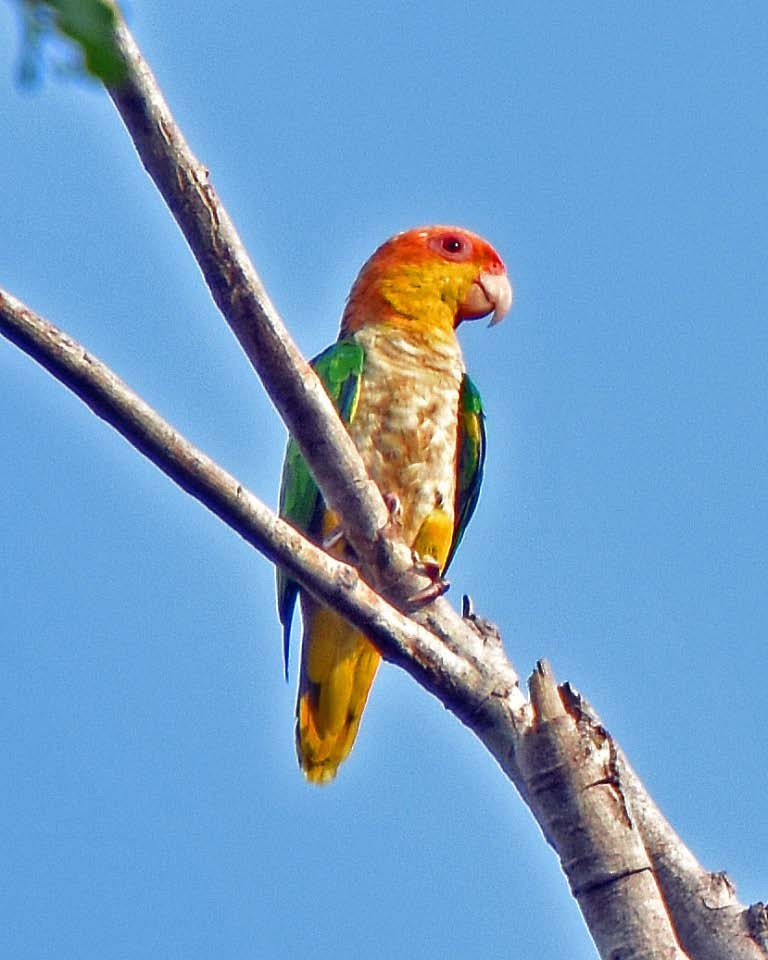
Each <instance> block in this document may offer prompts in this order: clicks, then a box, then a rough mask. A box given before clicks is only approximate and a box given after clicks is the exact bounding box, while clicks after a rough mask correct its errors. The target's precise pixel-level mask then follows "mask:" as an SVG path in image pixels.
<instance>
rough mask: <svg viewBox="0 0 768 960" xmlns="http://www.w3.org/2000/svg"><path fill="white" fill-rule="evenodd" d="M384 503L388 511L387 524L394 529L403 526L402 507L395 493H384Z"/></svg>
mask: <svg viewBox="0 0 768 960" xmlns="http://www.w3.org/2000/svg"><path fill="white" fill-rule="evenodd" d="M384 503H385V504H386V506H387V510H388V511H389V522H390V523H391V524H392V525H393V526H395V527H402V525H403V505H402V503H401V502H400V497H398V495H397V494H396V493H385V494H384Z"/></svg>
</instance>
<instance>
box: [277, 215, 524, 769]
mask: <svg viewBox="0 0 768 960" xmlns="http://www.w3.org/2000/svg"><path fill="white" fill-rule="evenodd" d="M511 305H512V287H511V285H510V282H509V279H508V277H507V273H506V270H505V267H504V264H503V262H502V260H501V258H500V257H499V255H498V254H497V253H496V251H495V250H494V249H493V247H492V246H491V245H490V244H489V243H488V242H487V241H486V240H484V239H482V237H480V236H478V235H477V234H475V233H472V232H470V231H469V230H466V229H463V228H460V227H453V226H439V225H438V226H427V227H418V228H415V229H412V230H407V231H405V232H403V233H399V234H396V235H395V236H394V237H392V238H390V239H389V240H387V241H386V242H385V243H383V244H382V245H381V246H380V247H379V248H378V249H377V250H376V252H375V253H374V254H373V255H372V256H371V257H370V259H369V260H368V261H367V262H366V263H365V264H364V265H363V267H362V269H361V270H360V273H359V275H358V277H357V279H356V280H355V282H354V284H353V286H352V288H351V290H350V293H349V296H348V298H347V302H346V306H345V308H344V311H343V314H342V319H341V325H340V330H339V335H338V339H337V340H336V342H335V343H334V344H332V345H331V346H330V347H328V348H327V349H326V350H324V351H323V352H322V353H320V354H319V355H318V356H317V357H316V358H315V359H314V360H313V361H312V366H313V369H314V371H315V373H316V374H317V376H318V377H319V379H320V380H321V382H322V383H323V386H324V387H325V390H326V392H327V393H328V395H329V397H330V399H331V400H332V401H333V403H334V405H335V407H336V410H337V412H338V414H339V417H340V418H341V420H342V422H343V423H344V424H345V426H346V428H347V431H348V432H349V434H350V436H351V438H352V440H353V442H354V443H355V445H356V447H357V449H358V451H359V453H360V455H361V457H362V460H363V463H364V464H365V467H366V470H367V471H368V475H369V476H370V477H371V479H372V480H373V481H374V482H375V483H376V485H377V486H378V488H379V490H380V491H381V493H382V495H383V496H384V498H385V502H386V503H387V505H388V507H389V510H390V514H391V515H392V517H393V519H396V522H397V524H398V526H399V527H400V530H401V533H402V537H403V539H404V540H405V542H406V543H407V544H408V545H409V546H410V547H411V549H412V552H413V556H414V559H415V562H416V563H419V562H420V561H421V562H422V563H423V567H420V568H422V569H424V570H432V571H433V574H434V576H433V579H434V580H436V581H437V580H441V581H442V577H443V576H444V575H445V572H446V570H447V569H448V566H449V565H450V563H451V560H452V559H453V556H454V553H455V551H456V548H457V547H458V545H459V543H460V541H461V539H462V536H463V534H464V531H465V529H466V527H467V524H468V522H469V520H470V518H471V516H472V514H473V512H474V510H475V507H476V505H477V501H478V497H479V493H480V484H481V481H482V475H483V467H484V461H485V445H486V443H485V426H484V414H483V408H482V403H481V399H480V394H479V393H478V390H477V388H476V387H475V385H474V383H473V382H472V380H470V378H469V376H468V375H467V374H466V372H465V370H464V363H463V359H462V354H461V349H460V346H459V342H458V340H457V337H456V328H457V327H458V325H459V324H460V323H461V322H462V321H464V320H474V319H479V318H482V317H488V316H490V325H491V326H493V325H495V324H497V323H498V322H499V321H500V320H501V319H502V317H503V316H504V315H505V314H506V313H507V311H508V310H509V309H510V307H511ZM279 513H280V515H281V516H282V517H283V518H284V519H285V520H287V521H288V522H289V523H290V524H292V525H293V526H294V527H295V528H296V529H298V530H300V531H301V532H302V533H304V534H305V535H306V536H308V537H309V538H310V539H312V540H313V541H314V542H316V543H319V544H320V545H323V546H324V547H326V549H328V551H329V552H330V553H332V554H333V555H335V556H338V557H341V558H344V557H348V556H349V554H350V550H349V548H348V547H347V545H346V544H345V543H344V540H343V535H342V533H341V521H340V518H339V517H338V516H336V515H335V514H334V513H333V512H332V511H331V510H329V509H328V508H327V507H326V505H325V503H324V501H323V498H322V495H321V494H320V491H319V489H318V487H317V484H316V483H315V480H314V478H313V476H312V473H311V471H310V469H309V467H308V466H307V464H306V462H305V460H304V459H303V457H302V455H301V453H300V451H299V448H298V446H297V444H296V443H295V441H294V440H293V439H292V438H289V441H288V447H287V450H286V455H285V461H284V464H283V470H282V477H281V485H280V501H279ZM297 597H298V599H299V601H300V608H301V618H302V627H303V630H302V642H301V657H300V668H299V671H300V672H299V685H298V695H297V703H296V749H297V754H298V759H299V765H300V767H301V769H302V771H303V773H304V775H305V777H306V779H307V780H308V781H309V782H310V783H317V784H324V783H328V782H329V781H331V780H332V779H333V778H334V777H335V776H336V773H337V771H338V767H339V765H340V764H341V763H342V762H343V761H344V760H345V759H346V758H347V757H348V755H349V753H350V752H351V750H352V746H353V743H354V741H355V737H356V736H357V732H358V727H359V725H360V719H361V716H362V713H363V709H364V707H365V704H366V701H367V699H368V693H369V691H370V688H371V685H372V683H373V680H374V677H375V674H376V670H377V668H378V665H379V660H380V655H379V653H378V651H377V650H376V648H375V647H374V646H373V645H372V644H371V643H370V641H369V640H368V639H367V638H366V637H365V636H364V634H363V633H362V632H361V631H360V630H358V629H357V628H356V627H354V626H353V625H352V624H350V623H349V622H348V621H346V620H345V619H344V618H343V617H342V616H341V615H340V614H338V613H336V612H335V611H334V610H331V609H330V608H328V607H325V606H323V604H321V603H319V602H318V601H317V600H316V599H315V598H314V597H312V596H311V595H310V594H309V593H308V592H307V591H305V590H303V589H301V588H300V587H299V585H298V584H297V583H296V582H295V581H294V580H291V578H290V576H289V575H288V573H287V572H286V571H285V570H284V569H282V568H278V570H277V607H278V614H279V618H280V622H281V624H282V628H283V652H284V657H285V670H286V676H287V672H288V652H289V642H290V631H291V623H292V620H293V615H294V611H295V606H296V600H297Z"/></svg>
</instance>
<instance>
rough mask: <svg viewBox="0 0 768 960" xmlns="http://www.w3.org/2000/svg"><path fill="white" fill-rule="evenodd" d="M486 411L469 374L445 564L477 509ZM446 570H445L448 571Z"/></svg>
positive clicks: (461, 404) (463, 385) (463, 387)
mask: <svg viewBox="0 0 768 960" xmlns="http://www.w3.org/2000/svg"><path fill="white" fill-rule="evenodd" d="M484 421H485V415H484V413H483V402H482V400H481V399H480V394H479V393H478V391H477V387H476V386H475V385H474V383H472V381H471V380H470V379H469V377H468V376H467V374H466V373H465V374H464V377H463V379H462V381H461V393H460V395H459V431H458V443H457V449H456V523H455V526H454V530H453V542H452V543H451V550H450V553H449V554H448V560H447V561H446V564H445V570H447V569H448V567H449V566H450V563H451V560H453V555H454V553H455V552H456V548H457V547H458V545H459V544H460V543H461V538H462V537H463V536H464V531H465V530H466V529H467V524H468V523H469V521H470V519H471V517H472V514H473V513H474V512H475V507H476V506H477V501H478V498H479V497H480V486H481V484H482V482H483V465H484V464H485V423H484ZM445 570H443V574H445Z"/></svg>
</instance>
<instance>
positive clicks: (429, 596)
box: [408, 577, 451, 608]
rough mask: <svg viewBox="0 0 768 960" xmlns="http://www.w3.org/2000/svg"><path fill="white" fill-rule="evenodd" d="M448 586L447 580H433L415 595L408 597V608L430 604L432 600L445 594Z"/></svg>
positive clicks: (439, 578) (440, 578)
mask: <svg viewBox="0 0 768 960" xmlns="http://www.w3.org/2000/svg"><path fill="white" fill-rule="evenodd" d="M450 586H451V585H450V583H449V582H448V581H447V580H443V579H442V577H438V578H437V580H433V581H432V583H429V584H427V586H426V587H424V588H423V589H422V590H417V591H416V593H414V594H412V595H411V596H410V597H408V606H409V607H414V608H415V607H425V606H426V605H427V604H428V603H432V601H433V600H437V598H438V597H442V595H443V594H444V593H447V591H448V589H449V588H450Z"/></svg>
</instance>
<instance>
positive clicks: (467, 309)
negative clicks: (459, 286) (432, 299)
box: [458, 270, 512, 327]
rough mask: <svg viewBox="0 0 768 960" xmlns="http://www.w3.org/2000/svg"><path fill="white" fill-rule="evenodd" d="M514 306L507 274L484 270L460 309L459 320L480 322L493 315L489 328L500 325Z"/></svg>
mask: <svg viewBox="0 0 768 960" xmlns="http://www.w3.org/2000/svg"><path fill="white" fill-rule="evenodd" d="M511 306H512V287H511V285H510V283H509V280H508V278H507V275H506V273H490V272H489V271H487V270H484V271H483V272H482V273H481V274H480V275H479V276H478V278H477V279H476V280H475V281H474V283H473V284H472V286H471V287H470V288H469V292H468V293H467V295H466V297H465V298H464V301H463V302H462V304H461V306H460V307H459V312H458V318H459V320H478V319H479V318H480V317H487V316H488V314H489V313H492V314H493V316H492V317H491V320H490V324H489V326H491V327H493V326H495V325H496V324H497V323H500V322H501V321H502V320H503V319H504V317H505V315H506V314H507V313H508V312H509V308H510V307H511Z"/></svg>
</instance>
